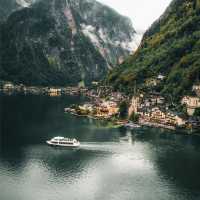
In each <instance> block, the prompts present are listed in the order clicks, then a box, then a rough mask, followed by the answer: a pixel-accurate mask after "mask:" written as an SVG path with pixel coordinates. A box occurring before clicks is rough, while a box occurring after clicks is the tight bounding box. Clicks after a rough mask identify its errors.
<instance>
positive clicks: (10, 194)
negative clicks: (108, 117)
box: [0, 95, 200, 200]
mask: <svg viewBox="0 0 200 200" xmlns="http://www.w3.org/2000/svg"><path fill="white" fill-rule="evenodd" d="M83 101H84V98H81V97H69V96H66V97H47V96H23V95H13V96H4V95H1V96H0V200H64V199H66V200H67V199H70V200H199V199H200V137H198V136H189V135H180V134H174V133H173V132H170V131H166V130H160V129H150V128H141V129H139V130H135V131H129V130H126V129H122V128H113V127H112V126H111V125H110V124H108V123H106V122H100V121H95V120H92V119H87V118H80V117H76V116H72V115H70V114H65V113H64V108H65V107H67V106H69V105H71V104H74V103H80V102H83ZM54 136H65V137H75V138H77V139H78V140H79V141H80V142H81V147H80V148H79V149H77V150H66V149H59V148H52V147H49V146H47V145H46V143H45V141H46V140H48V139H50V138H52V137H54Z"/></svg>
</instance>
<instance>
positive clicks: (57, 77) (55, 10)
mask: <svg viewBox="0 0 200 200" xmlns="http://www.w3.org/2000/svg"><path fill="white" fill-rule="evenodd" d="M1 1H2V0H0V6H1V4H3V3H1ZM8 2H9V3H8V4H7V5H4V6H7V7H6V8H7V13H5V14H4V21H3V22H2V23H3V24H2V25H1V27H0V30H1V31H0V34H1V35H0V36H1V37H0V39H1V42H0V79H3V80H11V81H15V82H20V83H25V84H41V85H66V84H70V85H76V84H78V83H79V82H84V83H86V84H89V83H90V82H91V81H94V80H95V81H96V80H100V79H102V78H103V77H104V76H105V74H106V73H107V71H108V70H109V69H110V68H112V66H114V65H116V64H117V63H118V62H119V61H120V60H123V59H124V57H126V56H127V55H129V54H130V53H131V52H132V51H133V50H134V49H135V47H136V46H137V41H135V36H136V32H135V30H134V29H133V27H132V24H131V21H130V20H129V19H128V18H126V17H124V16H121V15H119V14H118V13H117V12H116V11H114V10H113V9H111V8H109V7H107V6H105V5H102V4H100V3H99V2H97V1H94V0H9V1H8ZM13 11H14V12H13Z"/></svg>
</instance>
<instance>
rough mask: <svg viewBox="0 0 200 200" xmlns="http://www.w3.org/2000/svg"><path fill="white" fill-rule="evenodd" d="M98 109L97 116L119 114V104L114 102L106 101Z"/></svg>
mask: <svg viewBox="0 0 200 200" xmlns="http://www.w3.org/2000/svg"><path fill="white" fill-rule="evenodd" d="M96 109H97V115H106V116H113V115H115V114H117V113H118V112H119V107H118V105H117V103H116V102H113V101H104V102H102V103H101V104H100V105H99V106H97V107H96Z"/></svg>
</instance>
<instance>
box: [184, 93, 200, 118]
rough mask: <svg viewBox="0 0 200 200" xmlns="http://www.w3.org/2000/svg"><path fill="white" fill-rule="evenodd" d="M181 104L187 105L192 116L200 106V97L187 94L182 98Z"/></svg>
mask: <svg viewBox="0 0 200 200" xmlns="http://www.w3.org/2000/svg"><path fill="white" fill-rule="evenodd" d="M181 104H182V105H186V107H187V113H188V115H189V116H192V115H193V114H194V112H195V109H196V108H199V107H200V98H199V97H192V96H185V97H183V99H182V100H181Z"/></svg>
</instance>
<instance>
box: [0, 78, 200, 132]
mask: <svg viewBox="0 0 200 200" xmlns="http://www.w3.org/2000/svg"><path fill="white" fill-rule="evenodd" d="M158 78H159V79H161V78H163V77H162V76H161V75H160V76H159V77H158ZM148 84H149V83H148ZM150 84H155V82H151V83H150ZM0 91H1V92H3V93H6V94H13V93H24V94H33V95H49V96H60V95H83V96H85V97H88V102H87V103H85V104H83V105H72V106H71V107H70V108H65V112H70V113H71V114H74V115H78V116H87V117H90V118H94V119H100V120H102V119H106V120H110V121H113V123H114V124H116V125H119V126H127V127H130V128H137V127H138V126H141V125H143V126H150V127H158V128H166V129H170V130H176V129H179V128H180V129H188V130H198V129H200V84H199V85H194V86H193V88H192V91H193V92H194V94H195V95H193V96H184V97H183V98H182V100H181V101H180V105H179V106H181V107H183V108H185V109H184V110H185V113H183V112H177V111H176V112H175V111H173V110H172V109H171V108H170V103H169V102H167V100H166V99H165V97H163V96H161V95H160V94H159V93H156V92H150V93H142V92H139V93H138V92H137V94H136V93H135V92H134V93H135V94H134V95H133V96H127V95H124V94H123V93H120V92H113V89H112V87H108V86H100V85H99V83H98V82H93V87H91V88H89V89H88V88H85V87H61V88H56V87H32V86H24V85H14V84H13V83H11V82H1V83H0Z"/></svg>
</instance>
